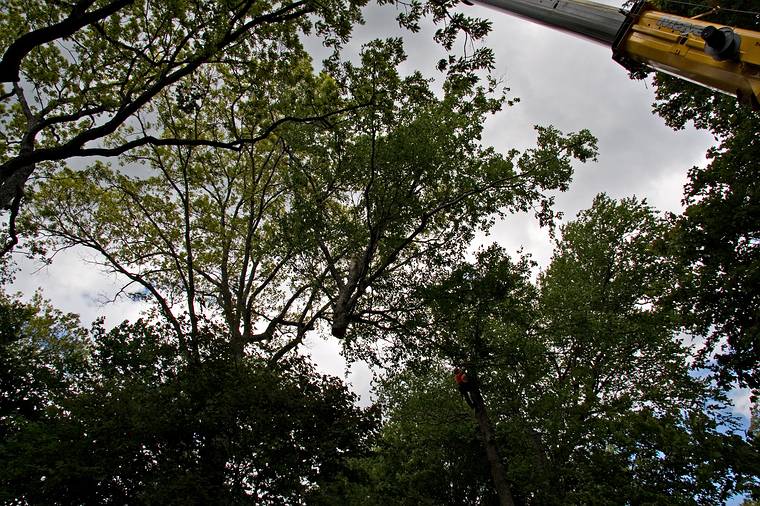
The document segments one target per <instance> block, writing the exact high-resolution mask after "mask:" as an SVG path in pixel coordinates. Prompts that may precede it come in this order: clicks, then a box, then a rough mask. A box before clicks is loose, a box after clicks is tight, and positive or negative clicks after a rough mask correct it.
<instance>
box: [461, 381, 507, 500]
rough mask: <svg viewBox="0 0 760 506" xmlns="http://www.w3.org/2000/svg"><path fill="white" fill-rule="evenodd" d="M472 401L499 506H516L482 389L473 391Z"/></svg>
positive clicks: (476, 388) (475, 388)
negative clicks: (481, 393) (481, 392)
mask: <svg viewBox="0 0 760 506" xmlns="http://www.w3.org/2000/svg"><path fill="white" fill-rule="evenodd" d="M471 394H472V400H473V402H474V403H475V418H476V419H477V420H478V427H479V428H480V434H481V436H482V437H483V444H484V445H485V447H486V457H487V458H488V465H489V467H490V468H491V477H492V478H493V484H494V486H495V487H496V492H497V493H498V494H499V504H500V505H501V506H514V505H515V502H514V500H513V499H512V492H511V491H510V490H509V485H507V476H506V473H505V472H504V466H503V465H502V464H501V459H500V458H499V451H498V448H497V447H496V438H495V437H494V433H493V428H492V426H491V420H490V419H489V418H488V411H487V410H486V405H485V403H484V402H483V396H481V395H480V389H479V388H478V387H477V386H476V387H474V388H473V389H472V391H471Z"/></svg>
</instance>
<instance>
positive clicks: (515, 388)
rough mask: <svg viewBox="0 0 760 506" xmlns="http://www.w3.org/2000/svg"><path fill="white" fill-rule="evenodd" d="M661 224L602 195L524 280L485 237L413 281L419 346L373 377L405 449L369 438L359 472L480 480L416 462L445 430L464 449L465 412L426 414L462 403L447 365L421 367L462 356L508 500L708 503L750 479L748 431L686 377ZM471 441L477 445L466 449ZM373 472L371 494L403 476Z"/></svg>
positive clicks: (525, 271) (519, 266)
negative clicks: (668, 295) (486, 419)
mask: <svg viewBox="0 0 760 506" xmlns="http://www.w3.org/2000/svg"><path fill="white" fill-rule="evenodd" d="M666 231H667V223H666V222H665V220H663V219H662V218H659V217H657V216H656V215H655V213H654V212H653V211H652V210H651V209H650V208H649V207H648V206H646V205H645V204H644V203H642V202H639V201H637V200H635V199H625V200H622V201H619V202H616V201H613V200H611V199H609V198H608V197H606V196H604V195H600V196H598V197H597V198H596V199H595V200H594V205H593V207H592V208H591V209H589V210H587V211H584V212H582V213H581V214H580V215H579V217H578V219H577V220H575V221H573V222H570V223H568V224H567V225H565V226H564V227H562V237H561V239H559V240H558V241H557V245H556V249H555V253H554V256H553V258H552V262H551V265H550V266H549V267H548V268H547V269H546V271H544V272H543V273H541V274H540V275H539V278H538V286H537V287H535V288H534V287H533V286H532V284H531V283H530V281H529V279H530V278H529V273H530V270H529V264H527V261H526V260H525V259H523V260H522V261H521V262H519V263H514V262H512V261H511V260H510V259H509V257H507V256H506V255H505V253H504V252H503V251H500V250H499V249H498V248H490V249H488V250H485V251H483V252H480V253H479V254H478V256H477V258H476V259H475V262H474V263H472V264H468V263H463V264H461V265H459V266H457V267H456V268H455V269H453V270H452V272H451V275H450V276H448V277H446V278H444V279H442V280H437V281H434V282H433V283H432V284H431V285H430V287H429V288H428V289H427V290H426V291H424V296H425V301H426V305H427V307H428V311H429V313H428V316H427V318H423V317H422V316H421V315H420V314H418V315H417V318H418V320H416V321H415V322H413V323H414V324H416V325H417V327H416V328H417V333H416V337H414V338H416V339H419V340H420V343H423V342H424V343H426V344H428V346H427V347H426V348H422V346H421V344H420V345H419V347H412V348H411V349H407V350H406V352H405V354H404V356H405V357H406V358H407V360H408V363H409V365H410V367H409V369H408V370H405V371H403V372H400V373H394V374H391V375H389V376H388V378H387V380H386V382H385V383H383V386H382V389H381V398H383V399H385V400H384V402H385V404H386V405H388V406H391V409H389V410H388V411H387V412H386V415H387V416H388V418H389V421H388V422H387V423H386V425H385V426H384V428H383V432H382V436H381V439H380V440H381V441H394V440H399V441H403V444H404V445H406V448H404V449H403V451H401V450H398V447H399V446H401V444H397V445H396V446H395V447H391V448H392V451H391V452H389V453H386V452H385V451H384V448H383V447H381V448H380V449H379V450H378V452H379V453H377V454H376V455H375V456H374V457H373V460H371V462H372V463H374V466H375V467H373V468H372V469H374V470H375V471H376V472H378V470H379V469H380V470H381V469H383V468H382V463H384V462H396V467H402V466H404V469H406V471H405V475H404V476H417V475H422V476H425V475H427V473H430V474H431V475H433V476H446V479H447V480H448V482H449V483H466V484H467V485H468V487H472V488H471V489H472V490H488V489H489V486H490V479H489V477H488V476H487V474H485V473H473V472H472V471H473V469H481V470H482V468H481V467H477V466H476V467H474V468H472V467H470V468H467V467H465V466H454V467H453V468H452V469H454V472H455V474H454V475H451V474H448V475H447V474H445V471H446V470H447V469H449V468H446V467H444V468H443V469H442V468H441V467H442V463H445V462H447V460H446V459H445V458H444V457H441V458H440V461H439V462H429V461H427V460H424V459H420V458H416V459H414V458H413V456H414V455H416V454H417V452H419V453H422V452H424V451H426V450H427V451H435V450H434V449H435V448H447V447H448V445H447V444H446V443H442V442H441V439H446V438H449V445H451V447H452V448H457V449H458V450H460V451H466V446H467V445H466V444H462V441H466V437H465V438H464V439H463V437H464V436H466V435H467V434H469V433H470V432H469V431H472V430H473V427H472V421H471V420H466V419H465V420H459V419H456V423H455V426H456V428H444V429H442V428H439V427H437V426H436V425H435V423H434V422H435V421H439V420H443V419H447V418H451V417H452V416H453V415H452V414H453V413H456V412H459V413H461V411H462V410H465V411H466V410H467V408H466V407H465V405H464V403H462V402H461V400H460V399H459V396H458V395H457V393H456V390H455V386H454V382H453V379H452V378H451V375H450V373H447V372H446V371H445V369H442V368H441V367H440V366H438V367H436V366H433V367H428V368H425V367H421V365H420V364H431V363H432V364H436V363H438V364H440V363H443V364H447V363H449V364H450V363H452V362H453V363H457V362H464V361H466V360H467V359H469V363H468V364H467V365H468V367H469V368H470V369H472V370H476V371H477V374H478V378H479V380H480V389H481V392H482V393H483V396H484V397H485V399H486V402H487V405H488V409H489V412H490V414H491V418H492V420H493V424H494V426H495V432H496V434H497V438H498V441H497V444H498V446H499V448H500V451H501V453H502V456H503V461H504V465H505V468H506V470H507V475H508V479H509V482H510V488H511V490H512V494H513V496H514V497H515V501H517V502H524V503H535V504H620V503H621V502H630V503H632V504H643V503H647V504H651V503H667V504H716V503H720V502H723V501H725V500H726V499H727V498H728V497H730V496H732V495H733V494H734V493H737V492H745V491H751V490H755V489H756V487H757V476H758V470H759V468H758V451H757V447H756V442H755V440H754V439H752V438H744V437H742V436H740V435H738V434H737V433H736V432H734V431H735V430H736V428H737V426H736V421H735V419H733V418H732V417H731V416H730V415H728V414H727V411H726V409H727V406H728V401H727V400H726V398H725V397H724V395H723V394H722V393H721V392H720V391H719V390H717V389H715V388H713V387H711V386H710V383H709V382H708V381H706V380H703V379H700V378H696V377H694V376H693V375H692V374H691V367H690V360H691V355H690V353H689V350H688V349H687V348H686V347H684V346H683V345H682V343H681V342H680V340H679V339H678V338H677V330H678V326H679V322H678V318H677V315H676V314H675V313H674V312H673V311H672V309H670V308H669V306H668V305H667V304H662V299H663V293H664V288H665V287H667V286H668V285H669V284H670V283H672V280H673V279H674V276H675V272H673V269H672V268H671V267H670V265H669V263H668V262H667V261H665V258H664V257H663V256H662V241H663V235H664V234H665V232H666ZM411 324H412V322H410V323H409V327H408V328H410V327H411ZM423 350H424V351H423ZM415 351H416V353H418V354H419V355H423V356H419V355H418V356H416V357H415V356H414V355H413V353H414V352H415ZM425 356H426V357H425ZM446 390H448V394H447V393H446ZM431 391H435V392H439V393H438V394H437V395H438V396H437V397H433V394H431ZM452 402H453V403H454V406H452V405H451V403H452ZM399 406H400V407H399ZM423 435H424V436H423ZM469 452H471V455H472V456H473V457H472V458H478V456H481V455H482V449H481V448H480V447H479V446H478V445H475V446H472V447H471V448H470V449H469ZM399 453H400V454H401V455H403V456H404V459H402V460H394V459H396V455H397V454H399ZM461 458H465V457H464V456H461ZM480 459H481V462H483V458H482V457H480ZM378 463H379V464H378ZM376 476H377V477H376V479H379V480H380V482H381V484H375V485H374V487H375V489H378V490H381V489H383V486H385V487H389V488H390V487H391V486H393V485H395V484H396V483H399V482H401V478H399V477H396V476H394V475H393V474H391V473H390V472H389V471H385V474H380V475H376ZM436 497H437V498H436V499H435V500H434V501H433V503H435V504H451V503H452V502H451V501H450V499H449V498H447V497H445V496H443V497H441V496H436ZM391 502H392V501H391Z"/></svg>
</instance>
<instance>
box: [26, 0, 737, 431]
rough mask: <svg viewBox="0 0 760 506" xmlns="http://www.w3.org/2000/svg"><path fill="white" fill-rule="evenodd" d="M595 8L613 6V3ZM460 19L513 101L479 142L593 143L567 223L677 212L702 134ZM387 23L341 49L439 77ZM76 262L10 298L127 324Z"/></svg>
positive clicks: (423, 37) (581, 63) (578, 61)
mask: <svg viewBox="0 0 760 506" xmlns="http://www.w3.org/2000/svg"><path fill="white" fill-rule="evenodd" d="M604 3H609V4H610V5H616V6H620V5H621V4H622V1H621V2H614V1H607V2H604ZM461 9H462V10H465V11H466V12H467V13H468V14H471V15H474V16H478V17H483V18H487V19H490V20H491V21H492V23H493V31H492V33H491V35H490V36H489V37H488V39H487V41H486V43H487V44H488V45H489V46H491V47H492V48H493V49H494V51H495V54H496V74H497V75H498V76H500V77H501V78H502V79H503V80H504V82H505V85H506V86H507V87H509V88H510V89H511V92H510V93H511V94H512V95H513V96H516V97H520V100H521V101H520V102H519V103H518V104H516V105H515V106H514V107H511V108H508V109H506V110H505V111H503V112H501V113H500V114H498V115H497V116H495V117H493V118H491V119H490V120H489V121H488V123H487V125H486V127H487V128H486V135H485V137H484V141H485V142H487V143H489V144H492V145H493V146H495V147H496V148H497V149H498V150H500V151H503V152H506V151H507V150H509V149H511V148H515V147H516V148H519V149H524V148H526V147H530V146H531V145H532V144H533V142H534V140H535V136H534V130H533V125H554V126H555V127H557V128H559V129H560V130H562V131H565V132H570V131H577V130H580V129H583V128H588V129H589V130H591V132H592V133H593V134H594V135H595V136H596V137H597V138H598V139H599V160H598V162H597V163H588V164H585V165H580V166H578V168H577V172H576V175H575V177H574V182H573V184H572V185H571V188H570V191H568V192H566V193H564V194H560V195H559V196H558V198H557V202H558V207H559V209H560V210H561V211H564V212H565V214H566V218H570V219H572V218H573V217H574V216H575V215H576V213H577V212H578V211H579V210H581V209H585V208H587V207H589V206H590V205H591V202H592V199H593V197H594V196H595V195H596V194H597V193H600V192H605V193H607V194H608V195H610V196H611V197H615V198H619V197H627V196H632V195H636V196H637V197H639V198H646V199H647V201H648V202H649V203H650V204H651V205H653V206H654V207H655V208H657V209H660V210H663V211H678V210H680V208H681V203H680V201H681V196H682V187H683V184H684V182H685V181H686V173H687V171H688V169H689V168H691V167H692V166H694V165H699V166H702V165H704V164H705V152H706V150H707V148H708V147H709V146H710V145H711V143H712V142H713V140H712V138H711V136H710V135H709V134H707V133H705V132H699V131H696V130H694V129H693V128H687V129H685V130H683V131H679V132H674V131H673V130H671V129H669V128H668V127H667V126H665V125H664V123H663V121H662V120H661V119H660V118H659V117H658V116H655V115H653V114H652V113H651V104H652V102H653V96H654V95H653V90H652V88H651V86H648V85H647V83H646V82H643V81H632V80H630V79H629V78H628V75H627V72H626V70H625V69H623V68H622V67H620V66H619V65H618V64H616V63H615V62H613V61H612V59H611V50H610V48H608V47H604V46H602V45H598V44H595V43H593V42H589V41H586V40H583V39H580V38H575V37H572V36H569V35H567V34H564V33H560V32H556V31H553V30H551V29H548V28H545V27H542V26H539V25H535V24H532V23H529V22H526V21H524V20H520V19H517V18H514V17H511V16H509V15H506V14H504V13H502V12H499V11H496V10H493V9H490V8H486V7H481V6H474V7H466V6H461ZM395 16H396V12H395V10H394V9H393V8H392V7H388V6H383V7H377V6H370V7H368V8H367V9H366V10H365V17H366V25H365V26H362V27H359V28H358V29H357V30H356V32H355V37H354V39H353V40H352V42H351V45H350V48H349V49H351V48H353V49H354V50H356V49H357V48H358V47H360V45H361V44H362V43H363V42H366V41H369V40H371V39H373V38H376V37H387V36H401V35H403V36H404V39H405V43H406V49H407V53H408V54H409V60H408V62H407V64H406V66H405V67H404V69H405V70H407V71H409V72H411V71H412V70H416V69H419V70H421V71H423V72H425V73H426V74H429V75H431V76H436V75H440V74H438V73H437V72H436V71H435V70H434V67H435V64H436V62H437V61H438V60H439V59H440V58H441V57H442V52H441V50H440V48H438V47H436V45H435V44H434V43H433V42H432V33H433V31H432V29H431V28H430V27H428V28H427V29H424V30H423V31H422V33H418V34H409V33H406V34H404V32H402V31H400V30H399V29H398V27H397V24H396V22H395ZM309 47H310V48H312V49H313V50H314V51H313V52H314V54H315V64H317V65H318V64H319V61H320V60H321V57H322V55H321V54H320V51H319V45H318V44H315V43H313V41H312V42H311V43H310V44H309ZM483 240H484V241H485V242H492V241H496V242H499V243H500V244H502V245H503V246H505V247H506V248H507V249H508V250H510V251H512V252H514V251H517V250H518V249H519V248H520V247H523V248H524V249H525V251H526V252H530V253H531V254H532V255H533V257H534V259H536V260H537V261H538V262H539V264H540V265H541V266H542V267H544V266H546V264H547V262H548V260H549V257H550V255H551V242H550V239H549V236H548V234H547V232H546V231H545V230H542V229H540V228H538V226H537V225H536V224H535V223H534V220H533V219H532V217H531V216H516V217H512V218H510V219H509V220H507V221H505V222H503V223H499V224H497V226H496V227H495V229H494V230H493V233H492V234H491V236H490V237H488V238H484V239H483ZM85 260H86V255H83V253H82V252H78V251H75V252H68V253H65V254H61V255H59V256H58V257H57V258H56V259H55V261H54V263H53V265H52V266H50V267H46V268H44V269H41V270H36V271H35V268H37V267H38V266H36V267H31V266H24V270H22V271H21V272H20V273H19V274H18V276H17V280H16V283H15V286H14V288H15V289H18V290H21V291H23V292H24V293H26V294H31V293H33V292H34V290H35V289H37V288H38V287H41V288H42V290H43V293H44V295H45V296H46V297H47V298H49V299H51V300H52V302H53V304H54V305H55V306H56V307H58V308H60V309H62V310H64V311H70V312H75V313H78V314H80V315H81V316H82V321H83V323H84V324H85V325H89V323H90V322H91V321H92V320H93V319H94V318H95V317H97V316H100V315H105V316H106V317H107V324H108V325H115V324H117V323H119V322H120V321H121V320H123V319H125V318H134V317H136V316H137V315H138V314H139V311H140V307H139V306H138V305H135V304H133V303H130V302H127V301H123V300H122V301H117V302H116V303H113V304H108V305H106V306H103V305H102V301H103V300H104V299H106V298H109V297H113V294H114V291H115V290H116V289H118V286H119V285H118V283H117V280H115V279H113V278H111V277H109V276H106V275H104V274H102V273H100V272H99V271H98V270H97V269H96V268H94V267H93V266H91V265H88V264H87V263H86V261H85ZM308 348H309V349H310V352H311V354H312V356H313V357H314V358H315V359H316V360H317V361H318V362H319V363H320V365H321V366H322V368H323V369H325V370H326V371H328V372H332V373H334V374H338V375H340V376H343V371H344V368H345V363H344V362H343V361H342V359H341V358H340V357H339V356H338V355H337V347H336V345H335V343H331V342H325V341H322V340H320V339H313V340H312V341H310V342H309V343H308ZM348 379H349V381H351V382H352V383H353V386H354V389H355V390H356V391H358V392H360V393H362V394H363V400H364V401H365V402H367V400H368V396H367V392H368V390H369V375H368V373H367V372H366V370H365V369H364V368H362V367H354V368H353V373H351V374H350V375H349V377H348ZM736 409H737V412H739V413H741V414H742V415H744V416H745V417H747V416H748V413H749V405H748V400H747V393H746V392H742V393H741V394H740V395H739V394H737V408H736ZM745 422H746V418H745Z"/></svg>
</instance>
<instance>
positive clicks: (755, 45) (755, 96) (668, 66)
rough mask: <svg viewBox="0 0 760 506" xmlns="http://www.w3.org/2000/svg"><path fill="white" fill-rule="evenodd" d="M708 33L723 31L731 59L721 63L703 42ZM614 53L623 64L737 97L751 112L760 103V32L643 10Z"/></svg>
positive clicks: (705, 41) (706, 43)
mask: <svg viewBox="0 0 760 506" xmlns="http://www.w3.org/2000/svg"><path fill="white" fill-rule="evenodd" d="M708 27H712V28H714V29H716V30H718V31H721V32H722V33H723V34H725V35H724V38H727V37H733V36H736V37H737V38H735V39H734V43H735V45H736V47H735V48H734V51H733V53H732V54H731V55H726V56H727V57H726V58H725V59H723V58H722V57H721V55H720V54H719V50H716V49H714V48H711V47H710V41H709V40H705V39H704V38H703V34H704V33H705V29H708ZM730 43H731V41H727V42H723V43H722V45H730ZM613 49H614V52H615V57H616V59H617V60H618V61H621V63H623V64H625V59H626V57H627V58H629V59H631V60H633V61H637V62H640V63H643V64H645V65H648V66H650V67H653V68H655V69H657V70H662V71H664V72H667V73H670V74H675V75H677V76H680V77H683V78H684V79H687V80H690V81H694V82H697V83H699V84H702V85H704V86H707V87H710V88H714V89H717V90H720V91H723V92H725V93H728V94H731V95H736V96H737V98H738V99H739V100H740V101H741V102H747V103H750V104H752V105H754V106H755V107H757V105H758V103H760V32H755V31H752V30H743V29H741V28H731V27H727V26H724V25H718V24H715V23H709V22H707V21H702V20H699V19H691V18H684V17H680V16H675V15H673V14H667V13H664V12H659V11H656V10H651V9H646V8H645V9H643V10H642V11H641V12H640V13H639V14H638V15H636V19H634V22H633V23H632V24H631V26H630V28H629V30H628V31H627V33H624V34H622V38H621V40H620V41H619V42H618V44H617V47H615V48H613Z"/></svg>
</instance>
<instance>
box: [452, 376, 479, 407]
mask: <svg viewBox="0 0 760 506" xmlns="http://www.w3.org/2000/svg"><path fill="white" fill-rule="evenodd" d="M454 381H456V383H457V387H458V388H459V393H460V394H462V397H463V398H464V400H465V402H466V403H467V405H468V406H470V407H471V408H473V409H475V399H474V398H473V395H472V389H473V387H474V383H473V382H472V381H470V378H469V377H468V376H467V374H466V373H465V372H464V371H463V370H462V369H460V368H459V367H455V368H454Z"/></svg>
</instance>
